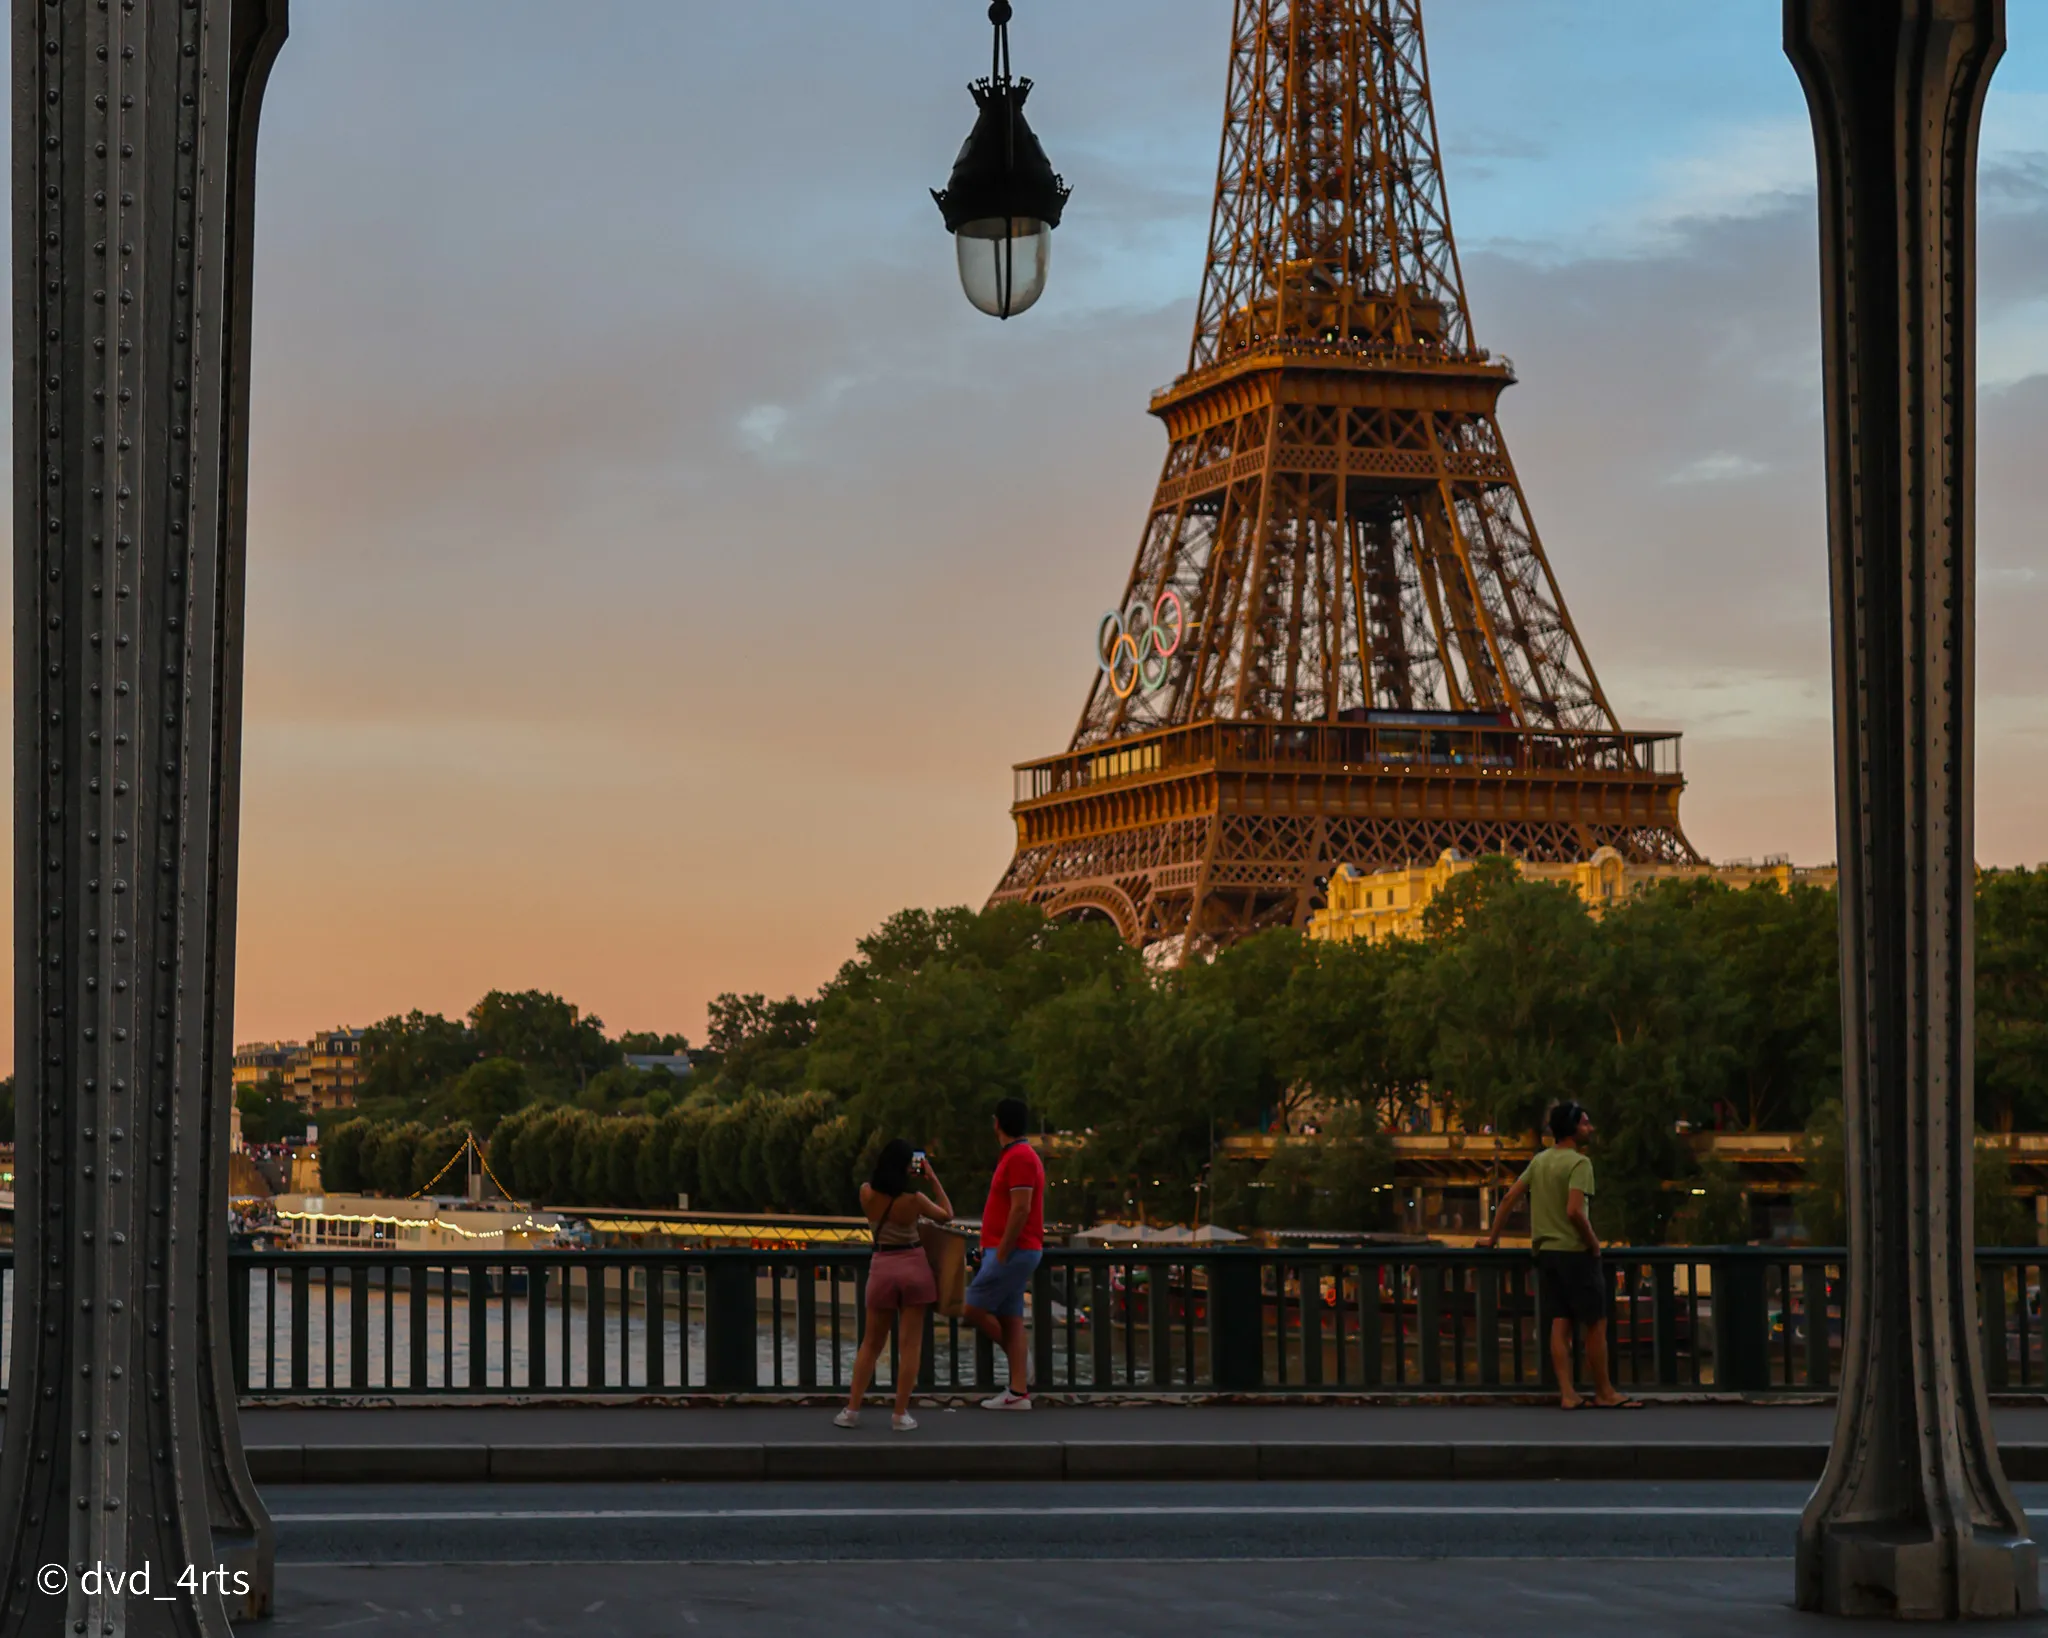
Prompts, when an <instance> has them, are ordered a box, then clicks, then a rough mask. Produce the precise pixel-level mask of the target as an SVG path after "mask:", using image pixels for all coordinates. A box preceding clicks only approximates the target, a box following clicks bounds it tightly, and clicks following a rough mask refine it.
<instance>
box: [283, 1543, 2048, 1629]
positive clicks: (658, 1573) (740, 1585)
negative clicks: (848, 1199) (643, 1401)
mask: <svg viewBox="0 0 2048 1638" xmlns="http://www.w3.org/2000/svg"><path fill="white" fill-rule="evenodd" d="M1791 1588H1792V1566H1791V1564H1790V1563H1789V1562H1788V1561H1785V1560H1780V1559H1697V1558H1695V1559H1666V1560H1651V1559H1595V1558H1567V1559H1558V1558H1547V1559H1542V1560H1530V1559H1513V1560H1500V1559H1490V1560H1489V1559H1465V1560H1459V1561H1455V1562H1451V1561H1444V1560H1415V1559H1378V1560H1356V1559H1352V1560H1332V1559H1325V1560H1308V1561H1292V1562H1285V1563H1276V1562H1273V1561H1271V1560H1261V1561H1246V1560H1232V1561H1219V1560H1210V1561H1207V1562H1201V1563H1159V1562H1141V1563H1118V1562H1105V1561H1095V1562H1090V1563H1070V1564H1061V1565H1058V1566H1054V1567H1048V1566H1047V1565H1045V1564H1042V1563H1022V1562H1011V1563H995V1564H969V1563H961V1562H952V1563H945V1564H918V1563H904V1562H900V1561H879V1560H878V1561H869V1562H866V1563H858V1564H854V1563H839V1564H795V1565H776V1566H774V1567H772V1568H769V1567H764V1566H758V1565H748V1564H676V1565H657V1564H626V1565H605V1566H597V1565H587V1566H555V1565H538V1566H522V1567H514V1566H504V1565H453V1566H433V1567H426V1566H421V1567H410V1568H407V1567H401V1568H395V1569H393V1568H387V1569H349V1568H315V1567H309V1566H303V1565H290V1566H286V1567H285V1568H283V1569H282V1570H281V1571H280V1572H279V1576H278V1599H277V1604H278V1613H277V1616H276V1618H275V1619H274V1620H272V1621H270V1622H267V1623H264V1624H263V1625H262V1626H261V1627H251V1628H249V1629H247V1630H248V1631H249V1633H250V1635H251V1638H255V1635H256V1634H258V1633H264V1634H272V1635H278V1638H282V1635H286V1634H289V1635H290V1638H302V1635H304V1638H312V1635H314V1634H320V1633H329V1632H335V1633H340V1632H346V1633H348V1634H349V1635H351V1638H358V1635H374V1638H383V1635H384V1634H393V1635H396V1634H401V1633H402V1634H404V1635H405V1638H476V1635H477V1634H478V1633H497V1632H502V1633H506V1634H516V1635H518V1638H572V1635H573V1638H684V1635H685V1634H687V1635H688V1638H771V1635H772V1638H866V1635H868V1634H884V1633H886V1634H888V1635H889V1638H961V1635H962V1634H983V1633H986V1634H1046V1635H1048V1638H1295V1635H1297V1634H1299V1635H1301V1638H1311V1635H1313V1638H1332V1635H1334V1634H1348V1633H1359V1632H1364V1633H1371V1634H1374V1635H1375V1638H1414V1635H1425V1638H1463V1635H1470V1638H1498V1635H1499V1634H1502V1633H1539V1634H1548V1633H1570V1634H1571V1635H1572V1638H1729V1635H1730V1634H1739V1635H1740V1638H1839V1635H1845V1634H1863V1633H1870V1634H1875V1633H1891V1634H1896V1633H1897V1632H1898V1628H1897V1626H1896V1625H1895V1624H1894V1623H1890V1622H1863V1621H1857V1622H1835V1621H1827V1620H1824V1619H1821V1618H1820V1617H1817V1616H1805V1615H1800V1614H1798V1613H1796V1612H1795V1611H1794V1610H1792V1608H1791V1607H1790V1599H1791ZM1973 1630H1982V1629H1973ZM1997 1631H1998V1632H1999V1633H2000V1634H2006V1633H2013V1634H2022V1633H2024V1634H2028V1635H2030V1638H2040V1635H2041V1634H2043V1633H2048V1623H2043V1622H2041V1621H2027V1622H2016V1623H2012V1624H2010V1625H2002V1626H2000V1627H1999V1628H1998V1629H1997Z"/></svg>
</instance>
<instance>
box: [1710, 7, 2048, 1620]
mask: <svg viewBox="0 0 2048 1638" xmlns="http://www.w3.org/2000/svg"><path fill="white" fill-rule="evenodd" d="M2004 48H2005V7H2004V3H2003V0H1786V6H1785V49H1786V52H1787V54H1788V55H1789V56H1790V57H1791V59H1792V61H1793V64H1794V65H1795V66H1796V67H1797V69H1798V71H1799V77H1800V80H1801V82H1802V84H1803V85H1804V87H1805V90H1806V96H1807V101H1808V104H1809V105H1810V109H1811V112H1812V115H1813V126H1814V135H1815V144H1816V147H1817V150H1818V154H1819V168H1820V230H1821V233H1820V240H1821V337H1822V368H1823V376H1824V384H1825V394H1826V424H1827V493H1828V541H1829V565H1830V579H1831V582H1832V587H1833V606H1834V659H1835V666H1834V670H1835V803H1836V827H1837V832H1838V845H1839V849H1840V860H1841V889H1840V897H1841V917H1842V1091H1843V1108H1844V1128H1843V1135H1844V1144H1843V1147H1844V1151H1845V1159H1846V1176H1847V1193H1848V1206H1849V1266H1848V1270H1847V1275H1848V1315H1847V1320H1846V1324H1845V1326H1844V1336H1843V1347H1842V1383H1841V1391H1840V1396H1839V1400H1838V1409H1837V1412H1836V1422H1835V1439H1834V1447H1833V1449H1832V1451H1831V1452H1830V1453H1829V1457H1828V1466H1827V1471H1826V1474H1825V1475H1824V1476H1823V1478H1822V1479H1821V1482H1820V1486H1819V1488H1818V1489H1816V1490H1815V1492H1814V1494H1813V1499H1812V1500H1811V1501H1810V1502H1809V1503H1808V1504H1807V1508H1806V1516H1805V1518H1804V1520H1803V1521H1802V1523H1801V1526H1800V1534H1799V1576H1798V1597H1799V1603H1800V1606H1801V1607H1802V1608H1805V1609H1809V1610H1821V1611H1825V1612H1828V1613H1830V1614H1837V1615H1886V1616H1896V1617H1911V1618H1920V1619H1942V1618H1954V1617H1958V1616H1979V1617H1983V1616H2000V1615H2012V1614H2015V1613H2018V1612H2022V1611H2027V1610H2032V1609H2035V1608H2038V1607H2039V1603H2040V1588H2039V1565H2038V1554H2037V1551H2036V1548H2035V1545H2034V1543H2033V1541H2032V1540H2031V1539H2030V1537H2029V1535H2028V1530H2027V1523H2026V1519H2025V1517H2024V1515H2022V1513H2021V1512H2020V1510H2019V1506H2018V1504H2017V1502H2016V1501H2015V1500H2014V1498H2013V1494H2012V1490H2011V1488H2010V1487H2009V1486H2008V1485H2007V1483H2006V1480H2005V1475H2004V1473H2003V1471H2002V1470H2001V1468H2000V1466H1999V1460H1998V1452H1997V1447H1996V1443H1995V1440H1994V1438H1993V1434H1992V1427H1991V1414H1990V1410H1989V1407H1988V1403H1987V1400H1986V1397H1985V1389H1984V1368H1983V1359H1982V1356H1981V1353H1980V1351H1979V1345H1978V1336H1977V1319H1976V1313H1975V1305H1976V1270H1975V1266H1974V1264H1975V1246H1974V1244H1973V1233H1972V1225H1971V1171H1972V1161H1973V1154H1974V1144H1975V1107H1974V1102H1975V1100H1974V1096H1973V1088H1972V1085H1971V1080H1972V1075H1973V1070H1974V1066H1973V1063H1972V1041H1971V1036H1972V1029H1973V1018H1972V1006H1971V990H1972V984H1973V981H1974V977H1975V967H1974V960H1973V951H1972V940H1973V937H1974V916H1973V909H1974V889H1975V846H1974V842H1975V834H1974V831H1975V827H1974V820H1973V813H1972V805H1973V802H1974V790H1973V785H1974V774H1973V767H1972V758H1973V755H1974V746H1973V743H1972V722H1971V716H1972V689H1973V673H1974V666H1975V658H1976V657H1975V648H1974V626H1975V611H1974V602H1973V600H1974V596H1975V550H1976V544H1975V462H1976V438H1975V425H1974V422H1975V411H1976V403H1975V399H1976V278H1975V232H1976V170H1977V136H1978V128H1979V126H1980V124H1981V122H1982V118H1983V110H1984V96H1985V91H1986V89H1987V87H1988V85H1989V83H1990V79H1991V71H1992V68H1993V66H1994V65H1995V64H1996V63H1997V61H1998V58H1999V55H2000V54H2001V52H2002V51H2003V50H2004ZM1716 1296H1717V1298H1718V1296H1719V1293H1718V1292H1717V1293H1716Z"/></svg>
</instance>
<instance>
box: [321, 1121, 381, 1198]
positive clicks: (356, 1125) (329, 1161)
mask: <svg viewBox="0 0 2048 1638" xmlns="http://www.w3.org/2000/svg"><path fill="white" fill-rule="evenodd" d="M376 1131H377V1128H376V1127H374V1126H372V1125H371V1124H370V1123H369V1122H368V1121H366V1120H345V1121H343V1122H342V1123H341V1124H340V1125H339V1126H336V1127H335V1128H334V1129H333V1130H332V1131H328V1130H326V1129H325V1128H322V1130H321V1133H320V1187H321V1188H323V1189H325V1190H326V1191H327V1192H328V1193H329V1194H361V1193H363V1192H364V1191H365V1190H366V1189H367V1188H368V1186H369V1179H368V1177H367V1175H366V1174H365V1172H364V1170H363V1149H364V1145H365V1143H366V1141H367V1140H368V1139H369V1138H370V1137H372V1136H373V1135H375V1134H376Z"/></svg>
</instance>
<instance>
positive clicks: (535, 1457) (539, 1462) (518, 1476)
mask: <svg viewBox="0 0 2048 1638" xmlns="http://www.w3.org/2000/svg"><path fill="white" fill-rule="evenodd" d="M2003 1454H2004V1458H2005V1469H2006V1473H2007V1475H2008V1476H2009V1477H2010V1478H2012V1479H2013V1480H2015V1481H2039V1480H2044V1479H2048V1445H2008V1446H2006V1447H2005V1448H2004V1452H2003ZM1826 1462H1827V1447H1826V1446H1824V1445H1820V1444H1791V1443H1786V1442H1782V1441H1780V1442H1768V1443H1764V1442H1758V1443H1748V1444H1744V1443H1730V1442H1725V1441H1724V1442H1717V1443H1711V1444H1706V1443H1697V1442H1680V1441H1658V1440H1651V1441H1646V1442H1644V1443H1641V1444H1620V1443H1614V1444H1604V1443H1603V1444H1566V1443H1559V1442H1553V1441H1548V1440H1543V1441H1535V1440H1531V1441H1523V1442H1504V1443H1492V1444H1477V1443H1470V1444H1459V1443H1448V1442H1443V1441H1432V1442H1420V1441H1418V1442H1404V1441H1374V1442H1329V1441H1325V1442H1320V1443H1308V1442H1297V1441H1288V1440H1211V1441H1192V1440H1190V1441H1168V1440H1158V1441H1154V1440H1144V1441H1124V1440H1083V1439H1070V1440H1059V1441H1051V1440H1048V1441H1045V1442H1029V1441H1012V1440H1004V1441H1000V1442H991V1443H987V1444H977V1443H971V1442H966V1441H958V1442H955V1441H944V1442H941V1441H936V1440H935V1441H931V1442H929V1443H920V1442H918V1441H917V1440H916V1439H915V1437H914V1436H912V1437H906V1438H903V1439H901V1440H896V1439H891V1440H890V1441H889V1442H886V1443H885V1442H883V1441H881V1440H879V1439H874V1438H865V1437H856V1438H849V1439H847V1440H844V1441H842V1442H837V1443H833V1442H827V1441H819V1442H817V1443H815V1444H813V1443H778V1444H748V1443H733V1444H633V1445H594V1444H587V1445H577V1444H527V1445H511V1444H505V1445H489V1444H451V1445H252V1446H251V1447H250V1449H249V1466H250V1470H251V1472H252V1473H253V1474H254V1476H255V1478H256V1480H257V1482H258V1483H261V1484H462V1483H467V1484H478V1483H501V1484H503V1483H523V1484H536V1483H547V1484H561V1483H588V1482H602V1481H613V1482H661V1481H695V1482H699V1483H705V1482H729V1481H739V1482H746V1481H756V1480H763V1479H784V1480H790V1479H796V1480H825V1481H830V1480H875V1479H898V1480H904V1479H914V1480H947V1479H1037V1480H1070V1481H1076V1482H1085V1481H1098V1482H1099V1481H1102V1480H1150V1481H1155V1482H1156V1481H1162V1480H1164V1481H1192V1480H1233V1481H1243V1480H1257V1479H1264V1480H1315V1479H1345V1480H1396V1479H1437V1480H1443V1479H1471V1480H1483V1479H1605V1480H1630V1479H1634V1480H1652V1481H1684V1480H1705V1479H1749V1480H1757V1479H1782V1480H1800V1481H1811V1480H1814V1479H1817V1478H1819V1477H1820V1473H1821V1469H1822V1468H1823V1466H1825V1465H1826Z"/></svg>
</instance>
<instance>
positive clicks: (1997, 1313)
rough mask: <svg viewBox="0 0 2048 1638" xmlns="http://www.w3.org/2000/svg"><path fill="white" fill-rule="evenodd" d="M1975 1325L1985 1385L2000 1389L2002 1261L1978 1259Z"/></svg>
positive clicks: (2002, 1362) (2003, 1372)
mask: <svg viewBox="0 0 2048 1638" xmlns="http://www.w3.org/2000/svg"><path fill="white" fill-rule="evenodd" d="M1977 1325H1978V1329H1979V1332H1980V1333H1981V1336H1982V1339H1983V1349H1984V1386H1985V1387H1986V1388H1988V1389H1989V1390H1990V1391H1991V1392H1993V1393H2003V1392H2004V1391H2005V1388H2006V1385H2007V1378H2008V1372H2007V1370H2006V1358H2005V1265H2004V1264H2003V1263H1992V1262H1986V1261H1984V1260H1983V1259H1982V1258H1981V1257H1980V1258H1979V1259H1978V1260H1977Z"/></svg>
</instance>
